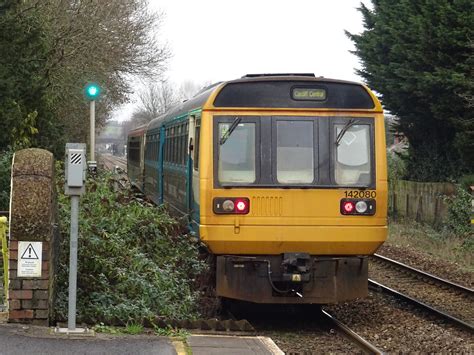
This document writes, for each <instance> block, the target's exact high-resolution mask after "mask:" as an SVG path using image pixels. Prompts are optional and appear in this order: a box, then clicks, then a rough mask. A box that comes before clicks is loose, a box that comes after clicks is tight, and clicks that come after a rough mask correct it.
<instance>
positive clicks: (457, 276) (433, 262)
mask: <svg viewBox="0 0 474 355" xmlns="http://www.w3.org/2000/svg"><path fill="white" fill-rule="evenodd" d="M377 253H378V254H380V255H383V256H386V257H387V258H390V259H394V260H397V261H400V262H402V263H404V264H407V265H410V266H412V267H414V268H417V269H420V270H423V271H425V272H428V273H430V274H433V275H436V276H439V277H442V278H445V279H447V280H449V281H452V282H456V283H458V284H460V285H463V286H467V287H470V288H474V273H472V272H466V271H462V270H461V269H460V268H459V266H457V265H456V264H452V263H449V262H446V261H442V260H438V259H434V258H433V257H432V256H431V255H429V254H426V253H422V252H420V251H416V250H412V249H410V250H408V249H406V248H400V247H396V246H393V245H387V244H384V245H382V247H381V248H380V249H379V250H378V251H377Z"/></svg>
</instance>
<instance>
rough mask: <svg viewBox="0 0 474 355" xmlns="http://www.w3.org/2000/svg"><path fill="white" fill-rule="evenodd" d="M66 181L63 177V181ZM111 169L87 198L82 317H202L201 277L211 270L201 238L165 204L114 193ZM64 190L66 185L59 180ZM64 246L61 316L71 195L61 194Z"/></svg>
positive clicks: (82, 228) (82, 230)
mask: <svg viewBox="0 0 474 355" xmlns="http://www.w3.org/2000/svg"><path fill="white" fill-rule="evenodd" d="M60 184H61V182H60ZM112 186H113V183H112V180H111V177H110V176H109V175H100V176H99V177H97V178H96V180H90V181H88V183H87V191H88V192H87V193H86V194H85V195H83V196H82V197H81V201H80V217H79V218H80V219H79V234H80V235H79V252H78V295H77V310H78V320H80V321H81V320H82V321H87V322H89V323H100V322H103V323H105V324H114V323H121V324H130V323H133V322H134V323H140V322H141V321H142V320H143V319H144V318H151V317H155V316H162V317H166V318H173V319H193V318H196V317H198V316H199V309H198V306H197V304H198V301H199V297H200V293H199V291H198V290H197V288H196V287H195V285H196V281H195V280H196V279H197V278H198V277H199V276H200V275H201V274H202V273H203V272H205V271H206V264H205V262H204V261H202V260H200V255H199V247H200V245H199V243H198V242H197V241H193V239H192V238H190V237H189V236H188V235H186V234H184V233H183V229H182V228H181V227H180V225H179V224H178V223H177V222H176V221H175V220H174V219H172V218H171V217H170V216H169V214H168V213H167V212H166V210H165V209H164V208H161V207H160V208H159V207H156V206H153V205H146V206H144V205H143V204H141V203H139V202H138V201H136V199H135V198H134V196H133V195H132V194H131V193H130V192H129V191H125V192H114V191H113V187H112ZM60 189H61V190H62V186H61V187H60ZM59 205H60V218H61V247H60V250H61V251H62V253H61V255H60V260H59V264H60V265H59V277H58V292H57V306H56V312H57V314H56V317H57V318H58V319H65V318H66V317H67V308H68V307H67V299H68V295H67V293H68V270H69V268H68V266H69V253H68V251H69V223H70V203H69V198H68V197H67V196H64V195H63V194H62V193H61V194H60V196H59Z"/></svg>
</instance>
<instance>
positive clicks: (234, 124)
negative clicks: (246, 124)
mask: <svg viewBox="0 0 474 355" xmlns="http://www.w3.org/2000/svg"><path fill="white" fill-rule="evenodd" d="M240 121H242V118H240V117H236V118H235V120H234V122H232V124H231V125H230V127H229V130H228V131H227V132H225V133H224V135H223V136H222V138H221V139H220V141H219V144H220V145H222V144H224V143H225V142H226V141H227V139H228V138H229V137H230V135H231V134H232V132H234V129H236V128H237V125H238V124H239V123H240Z"/></svg>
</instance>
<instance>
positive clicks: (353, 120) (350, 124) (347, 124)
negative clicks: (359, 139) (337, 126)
mask: <svg viewBox="0 0 474 355" xmlns="http://www.w3.org/2000/svg"><path fill="white" fill-rule="evenodd" d="M357 123H359V121H357V120H355V119H353V118H351V119H350V120H349V122H347V123H346V125H345V126H344V127H343V128H342V130H341V132H339V134H338V135H337V137H336V146H339V144H341V139H342V137H344V134H346V132H347V130H348V129H349V128H351V127H352V126H354V125H355V124H357Z"/></svg>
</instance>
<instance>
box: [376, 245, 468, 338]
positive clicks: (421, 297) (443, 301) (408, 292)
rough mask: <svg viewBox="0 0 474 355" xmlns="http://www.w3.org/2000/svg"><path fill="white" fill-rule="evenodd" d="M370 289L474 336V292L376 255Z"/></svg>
mask: <svg viewBox="0 0 474 355" xmlns="http://www.w3.org/2000/svg"><path fill="white" fill-rule="evenodd" d="M369 277H370V279H369V286H370V287H372V288H373V289H376V290H380V291H382V292H385V293H389V294H391V295H393V296H395V297H397V298H399V299H402V300H404V301H406V302H409V303H411V304H414V305H416V306H417V307H421V308H423V309H425V310H426V311H428V312H430V313H435V314H436V315H437V316H439V317H442V318H444V319H446V320H448V321H450V322H452V323H454V324H456V325H458V326H461V327H463V328H464V329H467V330H469V331H470V332H474V290H473V289H470V288H467V287H464V286H461V285H458V284H455V283H453V282H450V281H448V280H444V279H442V278H439V277H437V276H434V275H431V274H429V273H426V272H423V271H421V270H418V269H415V268H412V267H410V266H408V265H405V264H402V263H400V262H398V261H395V260H392V259H389V258H386V257H383V256H381V255H377V254H375V255H374V256H373V257H371V263H370V266H369Z"/></svg>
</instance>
